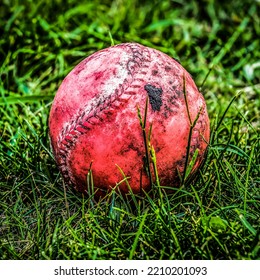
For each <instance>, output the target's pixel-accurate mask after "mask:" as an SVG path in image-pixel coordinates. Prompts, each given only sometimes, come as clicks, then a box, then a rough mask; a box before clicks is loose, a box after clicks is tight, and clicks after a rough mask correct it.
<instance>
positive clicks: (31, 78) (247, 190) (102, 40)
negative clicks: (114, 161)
mask: <svg viewBox="0 0 260 280" xmlns="http://www.w3.org/2000/svg"><path fill="white" fill-rule="evenodd" d="M65 2H66V3H65ZM223 2H224V3H223ZM259 8H260V2H259V1H257V0H251V1H250V0H245V1H236V0H230V1H220V0H219V1H214V0H201V1H188V0H184V1H181V0H176V1H173V0H172V1H170V0H168V1H166V0H162V1H159V0H157V1H155V0H154V1H148V0H147V1H145V0H143V1H137V0H130V1H129V0H113V1H108V0H104V1H101V0H93V1H86V0H83V1H76V0H68V1H62V0H54V1H29V0H28V1H20V0H3V1H1V4H0V34H1V37H0V259H150V260H152V259H260V227H259V225H260V189H259V186H260V162H259V161H260V157H259V154H260V141H259V139H260V136H259V132H260V41H259V38H260V18H259ZM122 42H138V43H141V44H143V45H146V46H149V47H153V48H155V49H158V50H160V51H163V52H165V53H166V54H168V55H170V56H172V57H174V58H176V59H178V60H179V61H180V62H181V64H182V65H183V66H184V67H185V68H186V69H187V70H188V71H189V72H190V73H191V75H192V76H193V79H194V81H195V82H196V84H197V86H198V87H199V89H200V91H201V92H202V93H203V95H204V97H205V100H206V103H207V108H208V113H209V117H210V122H211V139H210V143H209V147H208V153H207V158H206V161H205V163H204V165H203V166H202V168H201V169H200V171H199V172H198V173H197V175H196V177H195V178H194V179H193V180H192V181H190V182H184V184H183V185H181V186H180V187H179V188H174V189H173V192H171V193H170V194H169V193H168V194H167V193H166V192H165V191H164V188H163V187H162V188H158V187H156V186H154V187H153V191H152V192H151V193H149V194H147V195H131V194H130V195H129V196H128V197H127V198H125V197H123V196H121V195H119V194H118V193H116V192H111V193H110V194H109V195H108V196H106V197H105V198H103V199H102V200H95V199H94V198H93V197H92V196H89V197H87V196H85V197H84V196H82V195H80V194H77V193H75V192H74V191H73V190H71V189H67V188H66V187H65V185H64V183H63V180H62V177H61V175H60V173H59V171H58V168H57V166H56V164H55V161H54V157H53V155H52V152H51V149H50V141H49V137H48V116H49V111H50V107H51V104H52V101H53V98H54V96H55V93H56V91H57V89H58V87H59V85H60V83H61V82H62V80H63V79H64V78H65V76H66V75H67V74H68V72H69V71H70V70H71V69H72V68H73V67H75V66H76V65H77V64H78V63H79V62H80V61H81V60H83V59H84V58H85V57H87V56H88V55H90V54H92V53H93V52H95V51H97V50H100V49H103V48H106V47H109V46H111V45H114V44H118V43H122Z"/></svg>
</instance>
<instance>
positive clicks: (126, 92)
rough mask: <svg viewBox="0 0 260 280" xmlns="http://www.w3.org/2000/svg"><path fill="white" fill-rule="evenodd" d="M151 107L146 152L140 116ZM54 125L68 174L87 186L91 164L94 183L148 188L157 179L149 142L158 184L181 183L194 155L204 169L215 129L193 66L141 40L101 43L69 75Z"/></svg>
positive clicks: (81, 187)
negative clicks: (152, 154)
mask: <svg viewBox="0 0 260 280" xmlns="http://www.w3.org/2000/svg"><path fill="white" fill-rule="evenodd" d="M146 104H148V106H147V107H146ZM138 112H139V114H138ZM145 115H146V122H145V123H146V124H145V130H146V137H147V138H149V140H147V143H148V142H149V147H148V148H149V151H148V154H147V151H146V147H147V145H146V144H147V143H146V144H145V138H144V131H143V129H142V126H141V124H140V116H141V119H142V120H143V121H144V116H145ZM49 133H50V140H51V146H52V150H53V153H54V157H55V160H56V162H57V165H58V167H59V170H60V172H61V174H62V176H63V178H64V181H65V182H66V184H67V185H69V186H72V187H74V188H75V189H76V190H77V191H79V192H83V193H87V192H88V184H87V175H88V173H89V171H90V169H91V172H92V175H93V181H94V187H95V189H96V190H99V191H104V192H107V191H108V190H111V189H112V188H115V187H118V188H120V191H121V192H123V193H127V192H128V191H129V186H130V187H131V189H132V191H133V192H134V193H139V192H140V191H141V190H142V189H144V190H149V189H150V188H151V182H154V181H155V178H154V177H155V172H154V166H153V164H152V161H151V159H150V160H148V159H147V155H148V157H150V150H151V147H152V148H153V149H154V152H155V156H156V169H157V172H158V175H159V179H160V185H161V186H174V187H176V186H178V185H180V182H181V179H180V177H181V176H183V175H184V174H183V173H184V170H186V168H187V164H189V163H190V162H191V161H193V167H192V171H191V173H194V172H196V170H198V168H199V166H200V164H201V163H202V161H203V159H204V157H205V151H206V148H207V143H208V141H209V137H210V129H209V118H208V114H207V109H206V104H205V100H204V98H203V96H202V94H201V93H200V92H199V91H198V89H197V87H196V85H195V83H194V81H193V80H192V78H191V76H190V74H189V73H188V72H187V71H186V70H185V69H184V68H183V67H182V66H181V64H180V63H179V62H177V61H176V60H174V59H173V58H171V57H169V56H168V55H166V54H164V53H162V52H160V51H158V50H155V49H152V48H149V47H145V46H142V45H140V44H137V43H124V44H120V45H116V46H113V47H110V48H107V49H103V50H101V51H98V52H96V53H94V54H92V55H90V56H89V57H87V58H86V59H84V60H83V61H82V62H80V63H79V64H78V65H77V66H76V67H75V68H74V69H73V70H72V71H71V72H70V73H69V74H68V75H67V76H66V77H65V79H64V80H63V82H62V84H61V85H60V87H59V89H58V91H57V93H56V96H55V98H54V101H53V104H52V108H51V111H50V116H49ZM149 134H150V135H149ZM187 155H188V158H187ZM186 158H187V159H186ZM147 170H150V173H149V172H148V171H147ZM148 173H149V174H148Z"/></svg>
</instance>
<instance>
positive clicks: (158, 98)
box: [144, 84, 163, 111]
mask: <svg viewBox="0 0 260 280" xmlns="http://www.w3.org/2000/svg"><path fill="white" fill-rule="evenodd" d="M144 89H145V90H146V91H147V93H148V97H149V102H150V104H151V106H152V110H153V111H160V109H161V106H162V104H163V102H162V94H163V91H162V89H161V88H157V87H155V86H153V85H150V84H147V85H145V86H144Z"/></svg>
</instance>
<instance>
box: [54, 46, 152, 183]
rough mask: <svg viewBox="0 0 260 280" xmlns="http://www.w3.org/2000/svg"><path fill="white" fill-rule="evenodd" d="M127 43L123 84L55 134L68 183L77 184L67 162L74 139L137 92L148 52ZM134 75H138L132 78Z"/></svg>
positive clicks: (141, 80)
mask: <svg viewBox="0 0 260 280" xmlns="http://www.w3.org/2000/svg"><path fill="white" fill-rule="evenodd" d="M124 45H126V44H124ZM127 46H128V47H129V48H130V51H131V53H132V58H131V59H129V61H128V62H127V70H128V72H129V75H128V76H130V77H129V78H126V79H125V80H124V81H123V83H122V84H119V85H118V87H117V88H116V89H115V91H114V93H113V94H111V95H110V96H108V97H106V98H105V99H104V98H102V97H100V99H99V100H98V102H97V105H95V106H93V107H91V108H90V109H88V110H86V109H85V108H82V109H81V110H79V112H78V113H77V116H76V117H75V118H74V119H73V120H72V121H71V122H70V123H68V124H67V125H66V126H65V127H64V129H63V130H62V131H61V133H60V135H59V137H58V141H57V158H58V166H59V169H60V171H61V173H62V175H63V177H64V180H65V182H66V183H67V184H68V185H74V187H76V180H75V178H74V176H73V174H72V173H71V170H70V167H69V165H68V158H69V153H70V150H72V149H73V146H74V145H75V143H76V140H77V139H78V138H79V137H80V136H81V135H83V134H86V133H87V132H88V131H89V130H91V127H92V125H94V124H97V123H98V122H100V121H102V120H103V116H102V115H105V113H106V111H107V110H106V109H108V108H109V109H111V108H112V109H117V108H118V107H120V105H121V104H122V103H126V102H128V99H129V98H131V97H132V96H133V95H135V94H136V89H137V88H139V87H140V83H143V82H144V79H143V78H142V76H143V75H146V73H147V68H149V62H150V61H151V59H150V53H149V51H148V50H146V49H142V48H141V47H139V46H138V45H137V46H135V45H131V44H127ZM136 75H137V76H138V78H136V79H135V76H136ZM104 117H105V116H104Z"/></svg>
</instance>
